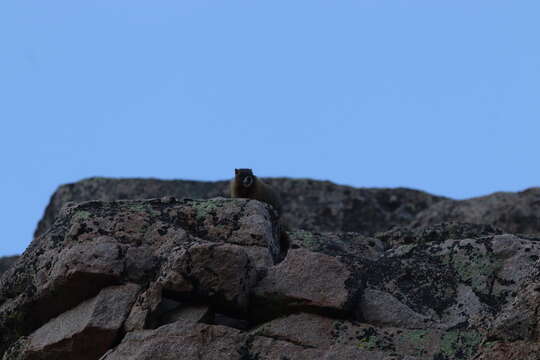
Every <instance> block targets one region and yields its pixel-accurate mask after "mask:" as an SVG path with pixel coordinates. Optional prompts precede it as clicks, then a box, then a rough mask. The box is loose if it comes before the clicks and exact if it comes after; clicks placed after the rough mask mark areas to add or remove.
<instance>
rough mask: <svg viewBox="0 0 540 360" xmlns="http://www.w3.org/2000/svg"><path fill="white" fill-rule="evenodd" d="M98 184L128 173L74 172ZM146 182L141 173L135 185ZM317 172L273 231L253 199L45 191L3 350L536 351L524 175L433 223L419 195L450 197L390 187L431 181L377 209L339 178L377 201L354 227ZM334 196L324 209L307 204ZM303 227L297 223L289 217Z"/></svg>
mask: <svg viewBox="0 0 540 360" xmlns="http://www.w3.org/2000/svg"><path fill="white" fill-rule="evenodd" d="M274 180H275V181H277V182H280V181H282V184H281V185H279V186H283V187H280V189H281V191H284V190H283V189H284V187H286V186H290V187H291V188H290V191H291V192H290V194H294V196H300V195H299V194H300V192H295V191H297V190H298V189H297V190H294V189H293V188H294V187H295V186H297V187H303V189H302V190H303V191H307V193H309V191H310V190H306V189H307V187H309V186H312V187H313V189H315V188H317V187H319V186H321V184H325V183H321V182H313V183H314V184H315V185H313V184H312V185H306V184H310V182H311V181H310V180H301V181H300V182H295V181H292V180H286V179H271V180H270V181H274ZM95 181H104V182H106V184H105V185H104V186H105V189H107V186H111V187H112V188H114V191H118V189H121V188H122V187H121V186H120V187H115V186H114V182H115V181H117V182H118V181H120V182H122V181H124V180H110V179H93V180H88V182H89V183H88V184H87V185H92V183H93V182H95ZM148 181H150V182H151V181H153V180H148ZM148 181H147V180H141V182H140V183H139V186H142V188H140V189H139V190H141V189H144V186H146V185H148V184H149V183H148ZM270 181H269V182H270ZM82 183H84V182H82ZM128 183H129V182H127V183H125V184H124V185H125V186H127V187H125V188H123V189H124V190H122V191H124V193H123V194H124V195H123V196H125V194H126V193H129V191H128V190H129V189H131V187H130V186H128V185H126V184H128ZM80 184H81V183H78V184H75V185H73V187H74V188H77V186H79V185H80ZM107 184H108V185H107ZM140 184H143V185H140ZM144 184H146V185H144ZM299 184H300V185H301V186H300V185H299ZM328 184H329V186H330V188H329V192H330V193H331V194H330V195H328V197H325V196H323V194H324V193H323V192H322V191H323V190H321V189H318V190H317V191H321V192H319V196H318V197H317V196H315V195H314V196H315V198H311V199H310V200H306V198H303V199H302V201H303V202H300V204H309V202H310V201H313V203H312V205H313V208H314V209H315V215H312V214H310V213H309V212H310V211H311V210H310V208H309V206H308V205H305V206H306V207H305V208H304V210H302V211H305V212H307V213H306V214H303V215H302V216H303V217H302V216H300V215H298V214H300V212H301V211H300V209H301V207H300V206H299V205H298V203H290V204H289V205H286V207H285V208H286V209H287V206H288V211H289V213H288V215H287V214H285V218H286V219H285V221H286V222H287V223H288V225H289V227H288V229H289V230H290V231H288V232H287V234H284V233H283V230H282V229H283V227H282V226H281V225H280V221H282V220H278V219H277V217H276V214H275V213H274V211H273V209H272V208H271V207H270V206H268V205H265V204H262V203H260V202H258V201H253V200H242V199H235V200H232V199H224V198H215V199H210V200H190V199H183V200H176V199H175V198H172V197H163V198H160V199H149V200H120V201H119V200H115V201H103V200H100V201H96V200H94V201H89V202H83V203H66V204H64V203H65V201H64V200H61V199H60V197H59V198H58V201H59V202H58V203H57V204H56V205H55V206H60V204H64V206H63V208H62V210H60V211H58V210H54V211H56V214H57V217H56V220H55V221H54V222H52V223H50V224H48V225H46V228H48V230H47V231H46V232H45V233H43V234H42V235H40V236H38V237H36V238H35V239H34V241H33V242H32V244H31V245H30V246H29V248H28V249H27V250H26V251H25V253H24V254H22V255H21V256H20V257H19V258H18V259H17V261H16V262H15V264H13V265H12V266H11V267H9V269H8V270H7V271H6V272H5V273H4V274H3V275H2V277H1V278H0V334H1V336H0V356H2V359H3V360H13V359H59V358H62V359H100V358H101V359H106V360H117V359H118V360H120V359H140V360H143V359H156V358H160V359H176V358H178V356H179V354H181V355H182V358H185V359H224V358H227V359H239V360H255V359H257V360H262V359H327V360H329V359H360V360H363V359H366V360H368V359H370V360H371V359H375V360H379V359H380V360H413V359H418V360H419V359H426V360H427V359H433V360H450V359H488V358H489V359H510V360H512V359H515V360H518V359H537V358H538V354H539V352H540V335H539V333H538V322H539V320H540V316H539V315H538V314H539V313H540V312H539V308H538V307H539V306H540V295H539V294H540V238H539V237H537V235H535V233H536V232H537V228H536V227H535V225H534V224H535V221H536V220H535V219H536V217H535V216H538V215H540V214H535V213H534V209H535V206H537V205H536V204H535V202H534V201H532V200H531V199H533V198H534V197H535V196H536V189H531V190H528V191H525V192H523V193H520V194H510V195H509V194H502V195H501V194H495V195H494V196H493V198H492V199H490V200H489V201H488V200H486V199H485V198H480V199H479V202H480V203H481V205H478V207H477V206H476V205H474V204H473V202H471V201H472V200H474V199H472V200H465V201H463V202H466V203H465V205H464V203H463V202H459V201H454V203H453V204H454V205H453V206H454V207H451V208H452V209H454V210H452V211H456V210H455V209H456V208H461V207H463V209H468V210H460V211H463V213H464V214H465V215H463V218H459V219H458V220H461V221H465V222H459V221H455V220H456V219H455V218H453V217H452V216H450V219H449V220H448V221H447V219H446V218H444V216H442V215H441V219H442V220H443V221H442V222H437V221H438V219H439V218H433V219H428V218H427V217H426V216H427V215H426V214H427V213H428V212H429V208H434V207H436V208H437V209H439V210H438V211H442V210H441V209H442V208H446V206H447V205H445V206H442V205H440V204H443V203H448V202H449V201H450V200H446V199H440V198H434V197H431V200H429V201H428V200H425V201H426V202H427V203H429V204H426V203H425V204H424V205H425V206H423V210H422V209H420V208H421V207H422V206H419V207H417V206H416V205H414V204H413V205H410V206H407V204H406V203H404V202H403V203H400V201H411V203H414V201H415V199H416V200H418V199H419V198H420V197H423V196H424V197H429V195H427V194H424V193H420V192H417V193H414V194H415V195H414V196H413V195H411V194H413V193H407V192H403V193H402V194H401V196H402V197H399V196H397V195H396V196H397V199H398V200H396V201H398V204H399V206H397V207H395V208H394V209H393V210H390V208H384V207H383V206H382V204H383V203H385V201H386V200H384V201H383V200H381V198H385V197H384V196H382V195H381V194H383V193H384V191H385V190H362V189H352V188H348V189H349V191H351V193H354V191H356V190H358V192H357V193H354V194H353V195H352V196H353V198H354V196H361V194H364V195H365V194H368V193H369V192H370V191H373V192H372V193H371V195H369V196H368V195H365V198H364V200H366V202H364V203H363V204H364V206H366V209H375V208H377V207H379V209H378V210H376V211H375V210H374V212H372V213H370V214H371V215H373V214H378V215H377V216H381V218H378V219H377V220H376V221H375V220H374V221H373V222H372V223H371V225H369V226H364V225H362V224H367V223H369V222H370V221H371V220H370V219H369V216H368V215H369V214H368V213H369V211H371V210H369V211H368V210H366V211H368V212H364V213H363V215H362V214H361V213H358V214H357V215H355V216H357V217H358V218H359V220H358V221H356V222H354V221H353V220H354V219H355V217H353V218H352V219H353V220H351V221H353V223H354V224H356V225H354V226H358V227H359V228H361V229H363V231H362V232H349V231H343V230H346V229H349V225H344V223H343V222H342V221H343V220H344V219H345V217H344V214H345V213H346V212H347V211H349V210H350V209H352V208H347V206H348V205H346V204H345V205H343V203H342V204H338V202H335V203H333V201H334V200H335V199H337V198H338V196H337V195H336V193H340V192H341V191H343V192H344V191H345V190H346V188H345V187H341V188H339V189H337V190H336V189H335V187H336V186H335V185H333V184H330V183H328ZM116 185H118V184H116ZM222 185H223V186H226V184H225V183H223V184H222ZM92 186H94V185H92ZM92 186H90V189H92ZM171 186H173V185H171ZM193 186H195V187H196V186H200V184H199V185H193ZM158 188H159V186H158V187H156V188H153V189H154V190H155V189H158ZM198 189H199V190H197V191H201V192H203V191H212V190H204V188H202V187H201V188H198ZM201 189H202V190H201ZM313 189H312V190H313ZM68 190H69V191H68V192H67V193H66V194H68V195H69V194H74V193H75V192H74V190H73V188H72V189H68ZM109 190H110V189H109ZM154 190H152V191H154ZM88 191H89V190H88ZM92 191H94V190H92ZM96 191H97V190H96ZM144 191H146V190H141V193H144ZM155 191H156V192H158V193H159V195H163V193H162V192H161V190H159V189H158V190H155ZM298 191H299V190H298ZM377 191H382V192H381V193H377ZM396 191H398V192H399V191H401V190H396ZM89 192H90V191H89ZM98 192H99V191H98ZM59 193H60V192H59ZM59 193H57V194H56V195H55V196H57V195H58V194H59ZM82 193H83V192H81V193H79V195H80V194H82ZM315 193H316V191H315V190H313V194H315ZM66 194H64V195H62V196H68V195H66ZM95 194H96V192H94V195H95ZM131 194H133V193H131ZM144 194H146V193H144ZM199 194H201V193H199ZM377 194H378V195H377ZM388 194H390V193H389V192H387V195H388ZM203 195H204V194H203ZM216 195H218V193H216ZM349 195H350V194H349ZM364 195H362V196H364ZM394 195H395V194H394ZM69 196H71V195H69ZM289 196H293V195H289ZM343 196H345V195H343ZM407 196H413V197H414V199H413V198H409V199H408V200H405V199H407ZM192 197H194V196H192ZM202 197H204V196H202ZM390 197H391V196H390ZM53 199H54V197H53ZM291 199H292V198H291ZM374 199H376V200H374ZM385 199H388V197H386V198H385ZM399 199H400V200H399ZM512 199H514V200H515V201H514V200H512ZM516 199H517V200H516ZM71 200H77V199H73V198H72V199H71ZM357 200H358V199H357ZM394 200H395V198H394ZM392 201H393V200H392ZM452 201H453V200H452ZM486 201H487V202H489V204H488V205H489V206H488V205H485V204H484V203H485V202H486ZM513 201H514V202H513ZM353 202H354V201H353ZM51 204H52V203H51ZM321 204H324V205H321ZM328 204H333V205H331V206H329V205H328ZM482 204H483V205H482ZM502 204H504V206H503V205H502ZM334 205H335V206H336V207H335V208H333V209H337V210H336V212H334V213H332V211H330V212H329V213H328V214H327V215H328V217H325V215H324V214H323V213H324V212H322V213H317V211H319V210H320V209H322V208H323V207H324V206H329V207H328V208H329V209H332V206H334ZM484 205H485V206H484ZM302 206H304V205H302ZM319 206H320V207H319ZM413 208H414V209H415V210H414V211H412V210H411V209H413ZM346 209H349V210H346ZM407 209H408V210H407ZM481 209H488V210H485V211H484V210H481ZM51 211H52V210H51ZM286 211H287V210H286ZM444 211H450V210H448V209H447V210H444ZM467 211H470V213H469V214H467ZM482 211H484V212H482ZM502 211H507V212H508V214H507V217H502V215H501V214H502ZM494 212H496V213H498V214H499V215H497V216H495V215H493V213H494ZM413 213H414V214H413ZM478 214H483V215H482V216H480V215H478ZM520 214H521V215H523V214H526V215H525V218H526V219H528V220H526V221H525V220H523V219H524V217H523V216H521V215H520ZM297 215H298V218H297V219H296V220H295V221H296V222H294V221H293V222H292V224H293V225H292V226H291V225H290V223H291V218H290V217H291V216H292V217H294V216H297ZM417 215H418V216H417ZM310 216H311V217H310ZM362 216H366V217H367V218H362ZM287 217H289V218H287ZM323 219H326V220H325V221H329V220H328V219H330V220H331V221H336V224H337V225H336V228H337V229H339V230H340V231H338V232H327V231H323V230H327V227H326V226H327V225H328V224H326V225H325V223H324V221H323ZM406 219H407V220H406ZM414 219H416V220H418V219H423V220H422V221H425V223H423V222H421V221H420V220H418V221H416V222H414ZM426 219H427V220H426ZM503 220H504V221H503ZM529 220H530V221H529ZM319 221H320V223H318V222H319ZM384 221H386V225H388V226H386V227H383V226H382V224H383V223H384ZM432 221H433V222H435V223H432ZM491 221H493V222H491ZM513 221H515V222H513ZM299 224H304V225H306V224H307V226H305V227H304V229H303V230H300V229H298V228H297V227H296V226H297V225H299ZM329 224H330V222H329ZM411 224H412V225H411ZM44 226H45V225H44ZM310 226H312V227H311V230H307V229H310ZM368 228H369V231H368V230H367V229H368ZM389 228H391V229H390V230H388V229H389ZM508 229H513V231H514V233H510V232H509V230H508ZM522 233H528V234H522ZM369 234H371V235H369ZM89 344H92V346H93V347H92V350H91V351H90V350H89ZM94 345H95V346H94Z"/></svg>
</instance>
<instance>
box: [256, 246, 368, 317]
mask: <svg viewBox="0 0 540 360" xmlns="http://www.w3.org/2000/svg"><path fill="white" fill-rule="evenodd" d="M351 277H352V272H351V268H350V267H349V266H348V265H347V264H345V263H343V262H342V261H340V259H339V258H337V257H333V256H329V255H325V254H322V253H316V252H312V251H309V250H307V249H301V248H300V249H292V250H290V251H289V253H288V254H287V257H286V258H285V260H284V261H283V262H281V263H279V264H278V265H276V266H273V267H271V268H269V269H268V274H267V276H266V277H265V278H264V279H262V280H261V282H260V283H259V284H258V285H257V286H256V287H255V289H254V291H253V294H254V301H255V303H256V304H257V305H256V306H261V307H265V306H269V307H273V308H276V307H278V308H283V309H284V308H287V307H289V308H306V307H318V308H323V309H332V310H334V311H349V310H350V309H349V308H348V306H350V303H349V301H350V299H351V298H354V297H355V296H356V293H357V292H358V291H359V287H358V286H357V284H354V283H353V285H351V284H348V283H347V281H348V280H349V279H351ZM277 310H278V311H279V309H277Z"/></svg>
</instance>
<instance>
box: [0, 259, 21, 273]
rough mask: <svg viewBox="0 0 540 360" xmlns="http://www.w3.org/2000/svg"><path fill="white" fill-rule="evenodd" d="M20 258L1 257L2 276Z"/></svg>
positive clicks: (0, 270) (0, 268)
mask: <svg viewBox="0 0 540 360" xmlns="http://www.w3.org/2000/svg"><path fill="white" fill-rule="evenodd" d="M18 258H19V257H18V256H4V257H0V275H1V274H2V273H3V272H4V271H6V270H7V269H8V268H9V267H10V266H11V265H12V264H14V263H15V261H17V259H18Z"/></svg>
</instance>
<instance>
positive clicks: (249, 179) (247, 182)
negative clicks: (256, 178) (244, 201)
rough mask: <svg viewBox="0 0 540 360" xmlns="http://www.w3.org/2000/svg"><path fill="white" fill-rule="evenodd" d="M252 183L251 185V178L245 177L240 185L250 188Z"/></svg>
mask: <svg viewBox="0 0 540 360" xmlns="http://www.w3.org/2000/svg"><path fill="white" fill-rule="evenodd" d="M252 183H253V179H252V178H251V176H246V177H245V178H244V180H243V181H242V184H244V186H246V187H248V186H251V184H252Z"/></svg>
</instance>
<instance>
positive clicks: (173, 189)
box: [35, 178, 444, 237]
mask: <svg viewBox="0 0 540 360" xmlns="http://www.w3.org/2000/svg"><path fill="white" fill-rule="evenodd" d="M264 181H265V182H266V183H268V184H270V185H271V186H272V187H274V188H275V189H276V190H277V191H279V193H280V195H281V197H282V200H283V204H284V209H283V211H284V217H285V219H286V222H287V223H288V224H289V225H290V227H291V228H295V229H305V230H310V231H335V232H337V231H346V232H348V231H354V232H359V233H362V234H365V235H370V234H373V233H375V232H377V231H384V230H387V228H388V227H389V226H392V225H406V224H409V223H410V222H412V221H413V220H414V218H415V216H416V215H417V214H418V213H419V212H420V211H422V210H425V209H427V208H428V207H430V206H431V205H433V204H435V203H437V202H439V201H441V200H443V199H444V198H442V197H438V196H433V195H429V194H427V193H424V192H421V191H416V190H410V189H356V188H353V187H349V186H340V185H336V184H333V183H331V182H329V181H314V180H309V179H287V178H271V179H264ZM228 192H229V190H228V181H217V182H203V181H184V180H157V179H111V178H91V179H87V180H83V181H79V182H77V183H73V184H67V185H63V186H60V187H59V188H58V190H57V191H56V192H55V193H54V194H53V196H52V197H51V201H50V202H49V205H48V206H47V209H46V211H45V214H44V216H43V218H42V219H41V221H40V222H39V224H38V227H37V229H36V232H35V236H36V237H37V236H39V235H41V234H43V233H44V232H45V231H46V230H47V229H48V228H49V227H50V226H51V225H52V224H53V222H54V219H55V217H56V216H57V214H58V213H59V211H60V209H61V208H62V206H63V205H64V204H66V203H67V202H83V201H90V200H107V201H111V200H126V199H130V200H135V199H150V198H160V197H163V196H174V197H176V198H177V199H182V198H186V197H187V198H191V199H208V198H213V197H216V196H228Z"/></svg>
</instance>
